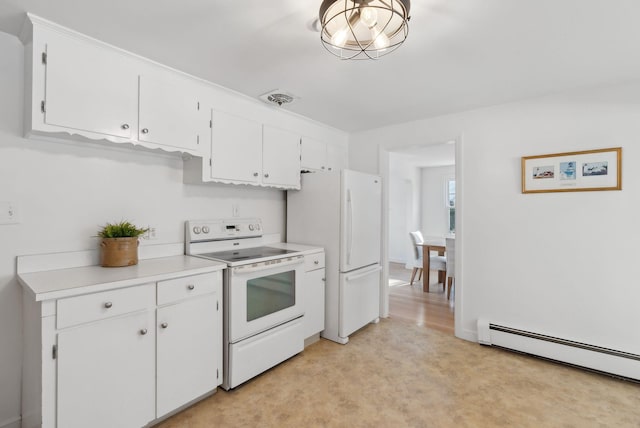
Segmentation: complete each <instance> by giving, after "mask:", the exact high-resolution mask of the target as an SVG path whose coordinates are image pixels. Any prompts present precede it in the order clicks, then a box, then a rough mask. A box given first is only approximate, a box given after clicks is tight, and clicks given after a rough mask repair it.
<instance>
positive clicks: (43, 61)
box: [42, 52, 47, 64]
mask: <svg viewBox="0 0 640 428" xmlns="http://www.w3.org/2000/svg"><path fill="white" fill-rule="evenodd" d="M42 63H43V64H46V63H47V53H46V52H42Z"/></svg>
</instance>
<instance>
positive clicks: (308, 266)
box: [304, 251, 324, 272]
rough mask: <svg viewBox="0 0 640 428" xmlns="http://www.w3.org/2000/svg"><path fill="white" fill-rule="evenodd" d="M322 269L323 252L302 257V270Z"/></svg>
mask: <svg viewBox="0 0 640 428" xmlns="http://www.w3.org/2000/svg"><path fill="white" fill-rule="evenodd" d="M323 267H324V251H323V252H321V253H314V254H307V255H306V256H304V270H305V271H306V272H309V271H310V270H315V269H320V268H323Z"/></svg>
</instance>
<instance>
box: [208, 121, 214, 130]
mask: <svg viewBox="0 0 640 428" xmlns="http://www.w3.org/2000/svg"><path fill="white" fill-rule="evenodd" d="M209 128H211V129H213V120H209Z"/></svg>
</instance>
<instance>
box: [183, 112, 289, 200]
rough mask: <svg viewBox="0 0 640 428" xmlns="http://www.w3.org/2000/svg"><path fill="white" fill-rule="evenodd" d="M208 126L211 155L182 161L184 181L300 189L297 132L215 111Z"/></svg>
mask: <svg viewBox="0 0 640 428" xmlns="http://www.w3.org/2000/svg"><path fill="white" fill-rule="evenodd" d="M211 128H212V129H211V152H210V154H211V156H210V157H207V156H206V155H204V156H203V157H201V158H200V157H197V158H191V159H187V160H185V162H184V175H183V177H184V182H185V183H202V182H207V181H215V182H221V183H230V184H251V185H256V186H265V187H277V188H280V189H299V188H300V136H299V135H298V134H296V133H295V132H291V131H287V130H284V129H279V128H275V127H273V126H269V125H263V124H261V123H259V122H256V121H254V120H252V119H249V118H245V117H241V116H236V115H233V114H229V113H225V112H222V111H218V110H213V113H212V120H211ZM201 145H202V144H201Z"/></svg>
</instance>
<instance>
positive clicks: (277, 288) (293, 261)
mask: <svg viewBox="0 0 640 428" xmlns="http://www.w3.org/2000/svg"><path fill="white" fill-rule="evenodd" d="M303 275H304V257H303V256H293V257H286V258H282V259H275V260H269V261H266V262H261V263H253V264H248V265H244V266H237V267H232V268H230V273H229V280H228V282H227V287H228V289H227V297H228V303H227V304H228V306H227V309H228V322H229V324H228V327H229V342H230V343H235V342H237V341H239V340H242V339H245V338H247V337H250V336H253V335H255V334H258V333H260V332H262V331H265V330H268V329H270V328H273V327H276V326H278V325H280V324H283V323H285V322H287V321H290V320H292V319H295V318H298V317H300V316H302V315H304V308H303V298H302V295H301V293H302V292H303V291H302V290H303V288H302V280H303V279H302V278H303Z"/></svg>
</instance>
